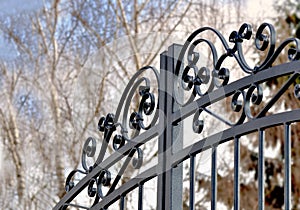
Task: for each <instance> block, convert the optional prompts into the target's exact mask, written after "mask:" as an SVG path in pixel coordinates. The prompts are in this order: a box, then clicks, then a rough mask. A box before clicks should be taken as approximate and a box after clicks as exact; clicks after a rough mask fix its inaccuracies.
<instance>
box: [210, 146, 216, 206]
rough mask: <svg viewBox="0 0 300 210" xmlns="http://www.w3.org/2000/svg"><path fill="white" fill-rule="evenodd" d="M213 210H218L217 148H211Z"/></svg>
mask: <svg viewBox="0 0 300 210" xmlns="http://www.w3.org/2000/svg"><path fill="white" fill-rule="evenodd" d="M211 152H212V154H211V155H212V157H211V210H215V209H217V147H215V146H213V147H212V148H211Z"/></svg>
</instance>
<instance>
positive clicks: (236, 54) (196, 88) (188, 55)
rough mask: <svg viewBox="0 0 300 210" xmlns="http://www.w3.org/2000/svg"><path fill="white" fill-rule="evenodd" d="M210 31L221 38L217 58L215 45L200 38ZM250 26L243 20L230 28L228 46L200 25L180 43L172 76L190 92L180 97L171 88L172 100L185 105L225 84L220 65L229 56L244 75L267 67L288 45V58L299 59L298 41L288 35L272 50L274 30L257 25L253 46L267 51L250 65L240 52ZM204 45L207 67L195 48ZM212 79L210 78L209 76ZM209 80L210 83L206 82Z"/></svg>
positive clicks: (225, 74) (226, 74)
mask: <svg viewBox="0 0 300 210" xmlns="http://www.w3.org/2000/svg"><path fill="white" fill-rule="evenodd" d="M206 31H209V32H212V33H213V34H215V35H216V37H217V38H218V39H219V40H220V41H221V43H222V48H223V51H224V53H223V54H222V55H221V56H220V57H219V56H218V53H217V48H216V46H215V45H214V44H213V43H212V42H211V41H210V40H208V39H204V38H198V37H199V36H200V37H201V34H202V33H203V32H206ZM252 34H253V32H252V26H251V25H250V24H247V23H244V24H243V25H242V26H241V27H240V28H239V30H238V31H233V32H232V33H231V34H230V36H229V42H230V43H232V44H233V46H232V47H230V46H229V43H228V42H227V41H226V39H225V38H224V36H223V35H222V34H221V33H220V32H219V31H217V30H215V29H214V28H211V27H203V28H200V29H198V30H196V31H195V32H193V33H192V34H191V35H190V36H189V37H188V39H187V40H186V42H185V43H184V45H183V48H182V50H181V52H180V54H179V58H178V61H177V64H176V69H175V75H176V77H177V81H174V82H175V83H178V84H179V85H177V84H175V85H174V87H178V86H179V87H180V88H181V89H183V90H184V91H190V90H191V95H190V97H189V98H188V99H186V100H182V99H180V97H178V96H179V95H180V94H179V93H177V90H176V89H175V100H176V102H177V103H178V104H179V105H181V106H185V105H187V104H189V103H190V102H192V101H193V100H194V98H195V97H196V96H197V95H198V96H200V97H201V96H203V95H205V94H207V93H209V92H211V91H212V90H213V89H214V88H220V87H222V86H225V85H227V84H228V82H229V77H230V72H229V70H228V69H227V68H224V67H222V64H223V62H224V61H225V60H226V59H227V58H228V57H233V58H234V59H235V60H236V62H237V63H238V64H239V66H240V67H241V69H242V70H243V71H244V72H245V73H247V74H255V73H256V72H258V71H261V70H264V69H267V68H269V67H271V66H272V65H273V63H274V61H275V60H276V58H277V57H278V56H279V55H280V53H281V52H282V51H283V50H284V49H285V48H288V47H289V49H288V53H287V54H288V59H289V60H291V61H292V60H298V59H299V58H300V40H299V39H297V38H289V39H286V40H285V41H283V42H282V43H281V44H280V45H279V46H278V47H277V49H276V47H275V44H276V32H275V29H274V27H273V26H272V25H271V24H268V23H263V24H261V25H260V26H259V27H258V29H257V32H256V35H255V37H254V43H255V47H256V49H257V50H258V51H267V52H266V56H265V58H264V60H262V61H261V62H260V64H258V65H256V66H254V67H250V65H249V64H248V62H247V61H246V59H245V57H244V53H243V46H242V44H243V41H244V40H250V39H251V37H252ZM201 43H202V44H206V45H207V46H208V48H209V50H210V52H211V54H212V68H211V69H209V68H208V67H207V66H205V65H204V64H202V63H200V59H199V58H200V53H199V52H197V51H196V50H195V49H196V47H197V46H199V44H201ZM185 59H186V60H187V65H184V60H185ZM210 78H212V79H210ZM209 82H210V83H209ZM202 85H207V86H208V88H207V90H206V91H205V92H203V91H201V88H200V87H201V86H202Z"/></svg>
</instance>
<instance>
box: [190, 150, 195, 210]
mask: <svg viewBox="0 0 300 210" xmlns="http://www.w3.org/2000/svg"><path fill="white" fill-rule="evenodd" d="M190 210H195V156H194V155H192V156H191V157H190Z"/></svg>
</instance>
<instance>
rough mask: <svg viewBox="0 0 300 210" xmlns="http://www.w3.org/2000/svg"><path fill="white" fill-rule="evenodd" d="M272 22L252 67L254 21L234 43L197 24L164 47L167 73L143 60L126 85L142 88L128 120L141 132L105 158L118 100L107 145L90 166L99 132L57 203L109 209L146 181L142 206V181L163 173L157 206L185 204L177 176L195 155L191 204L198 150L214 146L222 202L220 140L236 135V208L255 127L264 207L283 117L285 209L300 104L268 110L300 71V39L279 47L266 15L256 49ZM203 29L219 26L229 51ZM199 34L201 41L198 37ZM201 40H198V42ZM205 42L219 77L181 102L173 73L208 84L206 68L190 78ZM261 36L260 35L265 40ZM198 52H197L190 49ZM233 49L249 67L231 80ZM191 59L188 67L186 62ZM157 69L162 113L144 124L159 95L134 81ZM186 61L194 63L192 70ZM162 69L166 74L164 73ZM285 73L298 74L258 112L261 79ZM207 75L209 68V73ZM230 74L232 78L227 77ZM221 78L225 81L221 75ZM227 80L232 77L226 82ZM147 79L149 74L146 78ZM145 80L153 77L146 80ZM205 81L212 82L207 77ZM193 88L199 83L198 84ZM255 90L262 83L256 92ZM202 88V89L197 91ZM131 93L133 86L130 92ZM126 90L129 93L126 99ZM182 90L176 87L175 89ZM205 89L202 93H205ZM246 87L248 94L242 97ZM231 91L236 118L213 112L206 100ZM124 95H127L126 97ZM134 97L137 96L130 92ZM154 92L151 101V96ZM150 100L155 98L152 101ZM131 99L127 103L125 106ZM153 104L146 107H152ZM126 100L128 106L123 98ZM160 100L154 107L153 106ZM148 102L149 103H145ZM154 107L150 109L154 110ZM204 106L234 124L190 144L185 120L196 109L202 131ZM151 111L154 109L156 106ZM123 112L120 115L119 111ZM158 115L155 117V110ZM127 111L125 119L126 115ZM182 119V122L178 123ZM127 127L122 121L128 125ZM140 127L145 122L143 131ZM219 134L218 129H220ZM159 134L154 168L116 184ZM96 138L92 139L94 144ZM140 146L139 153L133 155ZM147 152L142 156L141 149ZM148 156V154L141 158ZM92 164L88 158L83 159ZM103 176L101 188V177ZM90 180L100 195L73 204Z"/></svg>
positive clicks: (103, 128)
mask: <svg viewBox="0 0 300 210" xmlns="http://www.w3.org/2000/svg"><path fill="white" fill-rule="evenodd" d="M266 28H267V29H269V30H270V40H271V41H270V46H269V52H268V54H267V58H266V59H265V60H264V61H263V62H262V64H261V65H259V66H255V67H254V68H250V67H249V66H248V64H247V63H246V61H245V59H244V56H243V54H242V42H243V40H245V39H247V40H249V39H250V38H251V35H252V28H251V26H250V25H249V24H243V25H242V26H241V28H240V29H239V31H234V32H232V33H231V34H230V37H229V41H230V42H232V43H234V46H233V47H232V48H230V47H229V45H228V44H227V42H226V41H225V39H224V37H223V36H222V35H221V34H220V32H218V31H216V30H215V29H212V28H210V27H204V28H200V29H198V30H196V31H195V32H194V33H192V34H191V35H190V36H189V38H188V39H187V41H186V42H185V44H184V45H178V44H173V45H171V46H170V47H169V48H168V50H167V51H165V52H163V53H162V54H161V55H160V73H159V74H158V72H156V70H155V69H154V68H153V67H149V66H147V67H144V68H142V69H141V70H140V71H139V72H137V73H136V74H135V75H134V76H133V80H132V81H130V82H129V84H128V86H127V87H126V89H125V91H124V92H125V93H126V92H129V95H130V94H131V93H132V94H133V92H132V89H133V90H134V91H135V89H138V88H140V92H139V93H140V95H141V98H142V99H141V103H140V104H139V111H137V112H135V113H134V114H133V115H131V116H130V118H129V119H127V115H126V117H125V118H126V119H125V121H126V120H129V124H130V125H131V127H132V129H135V130H137V134H136V136H135V137H134V138H133V140H134V141H132V140H128V137H127V136H125V134H124V133H126V132H124V133H122V135H123V136H119V137H118V138H117V139H116V141H115V138H114V139H113V146H116V147H117V149H116V152H115V153H113V154H112V155H111V156H110V157H108V158H106V159H104V155H105V152H106V149H107V147H108V144H109V140H110V138H111V137H112V135H113V133H114V132H115V131H116V126H117V123H119V122H118V121H116V118H115V117H116V116H119V115H120V110H119V108H118V110H117V114H116V116H114V115H111V114H108V115H107V116H106V117H102V118H101V119H100V121H99V125H98V126H99V131H100V132H103V133H104V140H103V142H102V146H101V151H100V153H99V156H98V158H97V160H96V163H95V164H94V165H93V166H90V167H88V166H87V165H86V163H85V158H86V157H91V156H94V155H95V149H96V146H95V140H93V139H92V138H89V139H88V140H87V141H86V143H85V145H84V148H83V154H82V163H83V168H84V169H85V171H83V170H74V171H72V172H71V173H70V175H69V176H68V177H67V180H66V191H67V194H66V195H65V196H64V197H63V198H62V199H61V200H60V201H59V202H58V204H57V205H56V206H55V207H54V208H53V209H55V210H58V209H66V208H67V207H68V206H75V207H79V208H84V209H94V210H96V209H107V208H108V207H109V206H110V205H111V204H112V203H114V202H116V201H117V200H119V201H120V209H124V207H125V197H126V194H127V193H128V192H130V191H132V190H133V189H135V188H138V189H139V201H138V209H139V210H140V209H143V192H144V189H143V186H144V183H145V182H147V181H148V180H150V179H152V178H154V177H157V209H159V210H165V209H178V207H179V206H182V192H183V186H182V185H181V184H180V185H178V183H182V180H183V167H182V162H183V161H184V160H187V159H189V161H190V169H189V170H190V171H189V174H190V178H189V181H190V189H189V192H190V198H189V199H190V200H189V205H190V209H191V210H193V209H195V188H194V184H195V157H196V155H197V154H199V153H201V152H203V151H205V150H207V149H210V148H211V149H212V150H211V151H212V152H211V166H212V169H211V209H216V208H217V147H218V145H219V144H222V143H225V142H227V141H229V140H233V141H234V209H239V208H240V203H239V200H240V171H239V167H240V137H241V136H244V135H246V134H248V133H252V132H254V131H258V134H259V135H258V138H259V146H258V148H259V151H258V200H259V202H258V205H259V209H264V197H265V195H264V171H265V170H264V162H265V160H264V142H265V136H264V130H265V129H266V128H269V127H273V126H276V125H284V128H285V145H284V159H285V164H284V172H285V175H284V183H285V184H284V206H285V209H290V208H291V128H290V125H291V123H294V122H298V121H300V109H296V110H292V111H286V112H283V113H279V114H274V115H270V116H266V113H267V112H268V110H269V109H270V108H271V107H272V106H273V105H274V104H275V102H276V101H277V100H278V99H279V98H280V96H281V95H282V94H283V93H284V92H285V91H286V90H287V89H288V87H290V86H291V85H292V84H293V83H294V82H295V80H296V78H298V77H299V74H300V61H296V60H298V59H299V58H300V47H299V46H300V44H299V43H300V41H299V40H298V39H296V38H290V39H287V40H285V41H284V42H283V43H282V44H281V45H280V46H279V47H278V48H277V49H276V50H275V38H274V33H275V31H274V28H273V26H272V25H270V24H267V23H263V24H262V25H261V26H260V27H259V28H258V31H257V35H256V38H255V44H256V47H257V49H260V50H265V49H266V46H265V45H266V42H265V38H266V37H265V35H264V33H263V32H264V30H265V29H266ZM204 31H212V32H213V33H215V34H216V35H217V36H218V37H219V38H220V40H221V42H222V43H223V46H224V48H225V51H226V52H225V53H224V54H222V55H221V56H220V57H218V56H217V55H216V53H215V52H214V50H216V49H215V48H214V46H213V44H212V43H211V42H209V41H208V40H204V39H198V40H196V41H194V42H192V41H193V40H194V38H195V37H196V36H198V35H199V34H201V33H202V32H204ZM199 40H200V41H199ZM197 41H198V42H197ZM200 42H205V43H206V44H208V45H209V47H210V48H211V50H212V54H213V57H214V66H215V69H213V70H212V71H211V72H209V73H210V74H209V75H211V80H212V81H211V83H212V84H213V87H212V90H211V91H208V92H207V93H204V94H200V98H198V99H194V98H193V97H191V99H190V100H189V101H188V102H187V103H186V104H180V103H179V100H183V90H180V91H179V92H177V93H175V92H174V91H175V85H176V84H177V83H175V82H174V81H178V80H179V81H180V82H181V83H182V82H183V83H185V85H186V86H185V87H189V86H191V87H189V88H187V89H192V90H193V91H196V90H195V87H196V86H197V85H199V86H200V85H201V82H199V81H200V80H201V79H203V78H201V76H202V77H205V75H201V76H199V75H198V72H197V75H196V74H195V76H194V78H192V79H191V78H190V75H189V74H188V71H189V70H190V69H191V68H194V65H196V63H197V61H198V59H199V57H198V58H197V56H199V54H197V53H196V52H194V48H195V46H196V45H197V44H198V43H200ZM260 42H261V43H260ZM291 42H294V43H295V44H296V48H295V49H291V50H290V51H289V53H290V54H289V57H290V58H291V60H294V61H293V62H290V63H286V64H283V65H278V66H274V67H272V64H273V62H274V61H275V60H276V58H277V57H278V56H279V54H280V53H281V52H282V50H283V49H284V48H285V47H286V46H288V44H289V43H291ZM186 53H187V54H188V55H187V58H188V64H187V65H186V66H185V65H184V63H183V58H184V56H185V55H186ZM188 56H191V57H188ZM227 57H234V58H235V59H236V60H237V62H238V64H239V65H240V67H241V69H242V70H243V71H244V72H246V73H248V74H249V76H246V77H244V78H241V79H238V80H237V81H234V82H232V83H230V84H227V83H228V78H229V75H227V74H228V72H229V71H228V70H226V69H224V68H221V65H222V63H223V61H224V60H225V59H226V58H227ZM184 66H185V68H183V67H184ZM147 69H151V70H152V71H154V72H156V73H155V74H156V77H157V79H158V82H159V93H158V98H159V102H158V103H157V105H158V107H157V109H156V113H155V115H157V119H156V120H157V121H158V122H157V121H155V120H154V121H153V122H151V124H150V126H149V127H146V126H144V124H143V114H144V115H148V114H146V112H147V109H148V111H149V109H151V108H149V107H151V105H152V103H155V102H153V101H152V100H154V99H152V98H151V97H152V95H151V93H150V87H148V86H147V85H146V86H141V83H142V82H140V83H134V81H135V80H136V79H137V78H138V76H139V75H140V74H141V71H145V70H147ZM186 69H187V70H186ZM205 71H206V69H204V70H203V69H202V74H203V73H205ZM157 75H159V76H157ZM283 75H291V77H290V78H289V79H288V80H287V82H286V83H285V84H284V85H283V86H282V87H281V88H280V90H279V91H278V92H277V93H276V94H275V96H274V97H273V98H272V99H271V100H270V101H269V102H268V103H267V105H266V106H265V107H264V108H263V109H262V110H261V111H260V113H258V114H257V115H256V116H252V114H251V112H250V113H249V110H250V103H251V102H250V101H252V103H256V102H255V101H256V99H257V98H259V97H260V87H259V84H260V83H263V82H265V81H267V80H269V79H271V78H277V77H280V76H283ZM206 76H207V75H206ZM227 76H228V78H227ZM215 79H216V80H221V81H222V82H221V85H220V84H219V83H218V82H217V81H215ZM226 80H227V82H226ZM143 81H144V80H143ZM145 81H146V80H145ZM202 83H205V82H203V81H202ZM299 87H300V85H299V84H297V85H295V89H294V93H295V97H297V98H298V99H300V96H299V95H300V93H299V92H300V91H299V90H300V88H299ZM193 88H194V89H193ZM254 91H257V94H256V95H255V97H256V99H255V98H254ZM196 92H197V91H196ZM126 94H127V93H126ZM126 94H125V96H124V95H123V96H122V98H121V100H120V101H121V103H122V101H125V99H127V98H126V97H127V96H126ZM176 94H177V95H176ZM198 95H199V93H198ZM241 95H242V99H243V100H242V102H243V104H241V103H240V102H241V101H240V100H239V99H238V98H239V96H241ZM230 96H232V97H233V99H232V104H231V105H232V109H233V111H241V110H242V111H241V112H242V115H241V118H240V120H239V121H238V122H237V123H233V124H230V122H229V121H226V120H225V119H222V118H221V117H220V116H218V115H217V114H214V113H210V111H209V110H208V109H207V106H209V105H211V104H213V103H215V102H217V101H220V100H222V99H225V98H227V97H230ZM124 97H125V98H124ZM129 98H130V97H129ZM149 100H150V102H149ZM146 101H147V103H148V105H147V107H146ZM126 107H127V105H125V111H126ZM145 107H146V108H145ZM121 108H122V106H121ZM152 108H153V107H152ZM145 109H146V111H145ZM152 111H153V110H151V113H152ZM202 111H205V112H207V113H209V114H211V115H212V116H213V117H215V118H216V119H218V120H220V121H222V122H224V123H226V124H228V125H230V126H231V128H229V129H226V130H224V131H222V133H221V136H220V134H219V133H217V134H214V135H211V136H208V137H207V138H204V139H200V140H199V141H197V142H196V143H194V144H192V145H190V146H187V147H185V148H183V121H184V119H185V118H187V117H188V116H191V115H194V120H193V126H194V127H195V128H194V131H195V132H199V131H200V132H201V131H202V129H203V122H201V120H199V119H198V117H199V115H200V114H201V112H202ZM151 113H150V114H151ZM117 118H118V117H117ZM154 118H155V117H154ZM125 121H124V119H123V123H124V122H125ZM175 127H176V129H175ZM122 129H123V127H122ZM140 130H145V131H144V132H141V133H140ZM218 135H219V136H218ZM153 137H158V164H157V165H155V166H153V167H151V168H150V169H147V170H146V171H145V172H143V173H142V174H139V175H137V176H136V177H134V178H132V179H130V180H129V181H128V182H127V183H125V184H124V185H122V186H121V187H119V188H116V186H117V184H118V182H119V180H120V179H121V177H122V175H123V173H124V171H125V170H126V167H127V165H128V164H129V162H130V161H132V160H133V162H134V161H135V162H134V164H137V165H136V166H139V167H140V166H141V162H140V161H141V159H142V155H141V153H140V152H141V150H140V149H139V146H141V145H143V144H145V143H146V142H147V141H149V140H150V139H152V138H153ZM91 144H92V145H91ZM135 154H137V155H138V158H134V157H133V156H134V155H135ZM140 155H141V156H140ZM123 158H125V162H124V163H123V166H122V167H121V169H120V171H119V173H118V175H117V176H116V178H115V180H114V181H113V183H112V185H111V186H110V188H109V191H108V193H107V195H105V196H103V197H102V198H101V195H100V192H101V193H102V190H101V188H102V186H107V185H108V182H109V181H111V180H110V179H111V175H110V173H109V171H108V169H109V168H110V167H111V166H112V165H114V164H115V163H116V162H118V161H119V160H121V159H123ZM140 158H141V159H140ZM84 164H85V165H84ZM76 173H83V174H85V177H83V178H82V179H81V180H80V181H79V182H78V183H77V184H76V185H74V182H73V181H72V178H73V177H74V175H75V174H76ZM95 184H96V188H94V185H95ZM85 188H88V192H89V195H93V196H92V197H96V198H95V203H94V204H93V206H91V207H84V206H80V205H75V204H72V203H71V201H72V200H73V199H74V198H75V197H76V196H77V195H78V194H79V193H80V192H81V191H83V190H84V189H85Z"/></svg>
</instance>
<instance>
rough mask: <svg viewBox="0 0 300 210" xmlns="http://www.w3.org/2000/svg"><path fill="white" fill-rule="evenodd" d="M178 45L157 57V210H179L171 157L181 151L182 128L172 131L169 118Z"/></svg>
mask: <svg viewBox="0 0 300 210" xmlns="http://www.w3.org/2000/svg"><path fill="white" fill-rule="evenodd" d="M181 47H182V46H181V45H175V44H173V45H172V46H170V47H169V48H168V51H167V52H164V53H163V54H161V57H160V90H159V109H160V110H161V112H160V116H159V119H160V121H159V124H160V126H163V127H161V129H162V130H163V132H162V134H161V135H160V136H159V140H158V141H159V143H158V147H159V148H158V154H159V155H158V161H159V164H158V182H157V185H158V186H157V190H158V193H157V209H158V210H165V209H178V208H179V209H180V208H182V176H183V175H182V173H183V172H182V165H179V166H177V167H176V168H175V169H173V168H172V165H171V163H172V153H173V152H177V151H179V150H181V149H182V125H181V124H179V125H177V126H176V130H175V129H174V128H173V123H172V114H173V111H174V109H176V104H175V100H174V98H173V91H174V88H173V85H174V70H175V62H176V56H177V54H179V52H180V49H181Z"/></svg>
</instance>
